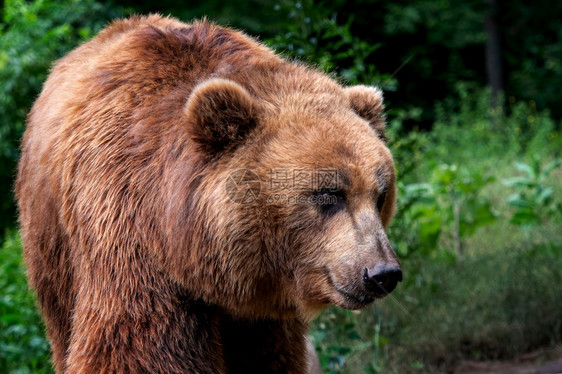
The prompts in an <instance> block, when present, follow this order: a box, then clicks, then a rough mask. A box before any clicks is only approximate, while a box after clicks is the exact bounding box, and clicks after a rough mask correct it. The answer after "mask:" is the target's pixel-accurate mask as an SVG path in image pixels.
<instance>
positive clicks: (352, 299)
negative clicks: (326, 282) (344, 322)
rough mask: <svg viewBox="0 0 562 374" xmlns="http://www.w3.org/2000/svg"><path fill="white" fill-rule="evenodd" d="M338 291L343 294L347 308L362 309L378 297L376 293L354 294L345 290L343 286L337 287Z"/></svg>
mask: <svg viewBox="0 0 562 374" xmlns="http://www.w3.org/2000/svg"><path fill="white" fill-rule="evenodd" d="M336 291H338V293H339V294H340V295H341V296H343V298H344V300H345V304H346V306H345V308H346V309H361V308H364V307H366V306H367V305H369V304H371V303H372V302H373V301H375V299H376V298H377V295H376V294H374V293H360V294H353V293H350V292H347V291H345V290H344V289H343V288H340V287H336Z"/></svg>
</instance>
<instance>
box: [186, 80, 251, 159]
mask: <svg viewBox="0 0 562 374" xmlns="http://www.w3.org/2000/svg"><path fill="white" fill-rule="evenodd" d="M260 111H261V110H260V106H259V104H258V103H257V102H256V100H255V99H254V98H253V97H252V96H251V95H250V94H249V93H248V91H246V90H245V89H244V88H243V87H242V86H241V85H239V84H238V83H235V82H233V81H230V80H227V79H218V78H214V79H210V80H207V81H205V82H203V83H201V84H199V85H198V86H196V87H195V89H194V90H193V92H192V93H191V96H190V97H189V99H188V100H187V104H186V106H185V114H186V116H187V121H188V123H189V125H190V127H191V128H190V129H189V131H190V136H191V138H192V139H193V140H194V141H195V142H196V143H197V144H198V145H199V148H200V149H201V150H203V151H204V152H206V153H208V154H210V155H211V154H217V153H221V152H223V151H227V150H232V149H234V148H236V147H237V146H238V145H239V144H241V142H242V141H243V140H244V139H245V137H246V135H248V133H249V132H250V131H251V130H252V129H253V128H255V127H256V124H257V121H258V116H259V113H260Z"/></svg>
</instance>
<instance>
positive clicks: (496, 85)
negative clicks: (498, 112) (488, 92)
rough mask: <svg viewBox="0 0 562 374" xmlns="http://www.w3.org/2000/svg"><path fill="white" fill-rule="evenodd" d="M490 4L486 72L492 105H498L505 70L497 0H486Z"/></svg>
mask: <svg viewBox="0 0 562 374" xmlns="http://www.w3.org/2000/svg"><path fill="white" fill-rule="evenodd" d="M486 3H487V4H488V5H489V11H488V15H487V16H486V20H485V21H484V29H485V31H486V37H487V38H486V73H487V76H488V85H489V86H490V87H491V88H492V103H491V104H492V106H496V104H497V103H496V99H497V95H498V93H500V92H501V91H503V89H504V87H503V71H502V63H501V44H500V32H499V25H498V21H497V14H498V12H499V9H498V2H497V0H486Z"/></svg>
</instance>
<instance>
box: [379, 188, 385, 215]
mask: <svg viewBox="0 0 562 374" xmlns="http://www.w3.org/2000/svg"><path fill="white" fill-rule="evenodd" d="M385 199H386V189H384V190H382V192H381V193H380V194H379V197H378V198H377V210H378V211H379V213H380V212H381V210H382V207H383V206H384V201H385Z"/></svg>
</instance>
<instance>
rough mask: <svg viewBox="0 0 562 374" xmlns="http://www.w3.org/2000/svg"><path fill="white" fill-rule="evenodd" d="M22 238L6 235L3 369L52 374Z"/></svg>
mask: <svg viewBox="0 0 562 374" xmlns="http://www.w3.org/2000/svg"><path fill="white" fill-rule="evenodd" d="M21 251H22V248H21V240H20V238H19V235H18V234H17V233H16V232H10V233H8V234H7V235H6V237H5V239H4V242H3V245H2V247H1V249H0V272H1V273H2V274H3V275H2V277H0V372H2V373H22V374H23V373H51V372H52V371H51V365H50V361H49V357H50V354H49V342H48V341H47V340H46V339H45V332H44V327H43V323H42V322H41V318H40V316H39V313H38V311H37V308H36V305H35V298H34V297H33V295H32V293H31V292H30V291H29V289H28V288H27V282H26V277H25V269H24V266H23V263H22V253H21Z"/></svg>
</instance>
